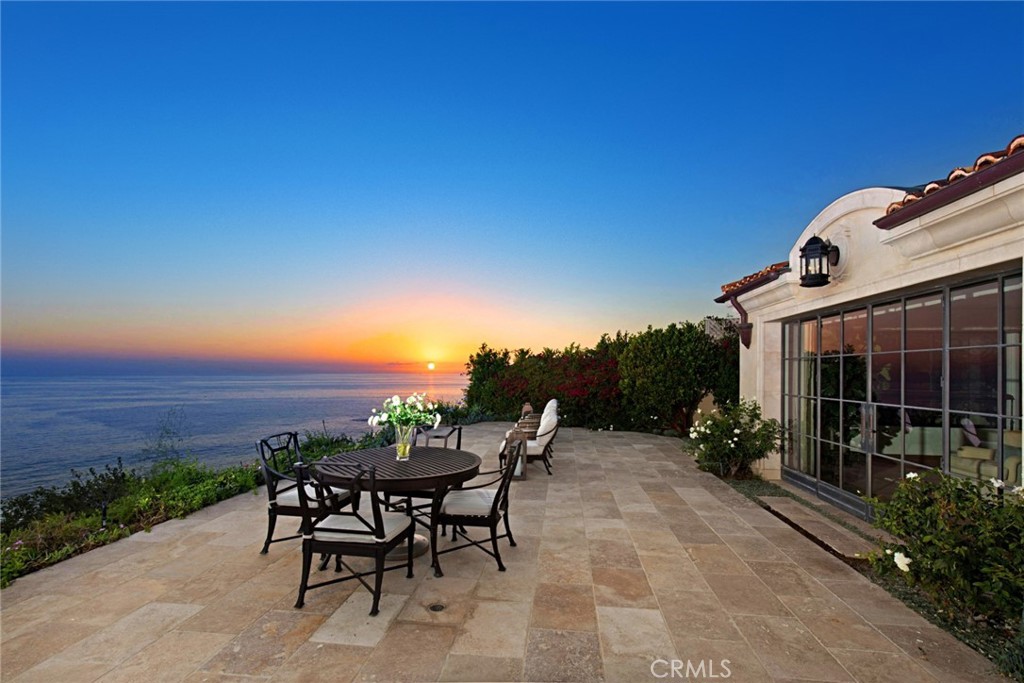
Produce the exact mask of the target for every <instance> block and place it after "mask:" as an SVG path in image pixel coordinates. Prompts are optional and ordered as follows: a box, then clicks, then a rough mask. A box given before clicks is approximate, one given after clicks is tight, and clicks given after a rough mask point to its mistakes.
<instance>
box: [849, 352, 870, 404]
mask: <svg viewBox="0 0 1024 683" xmlns="http://www.w3.org/2000/svg"><path fill="white" fill-rule="evenodd" d="M867 397H868V359H867V356H843V398H845V399H847V400H848V401H865V400H867Z"/></svg>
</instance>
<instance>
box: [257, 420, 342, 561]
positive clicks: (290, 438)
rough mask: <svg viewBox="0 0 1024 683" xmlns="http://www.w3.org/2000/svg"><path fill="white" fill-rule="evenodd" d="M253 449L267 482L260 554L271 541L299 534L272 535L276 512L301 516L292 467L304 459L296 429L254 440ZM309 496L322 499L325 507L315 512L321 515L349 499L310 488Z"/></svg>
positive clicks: (314, 501)
mask: <svg viewBox="0 0 1024 683" xmlns="http://www.w3.org/2000/svg"><path fill="white" fill-rule="evenodd" d="M256 450H257V451H258V452H259V454H260V466H261V467H262V469H263V479H264V480H265V481H266V482H267V497H268V499H269V500H268V503H267V540H266V541H265V542H264V543H263V550H261V551H260V554H261V555H266V554H267V551H268V550H270V544H271V543H277V542H279V541H289V540H291V539H293V538H298V537H299V534H293V535H291V536H286V537H284V538H274V527H275V526H277V518H278V516H279V515H283V516H286V517H301V516H302V509H301V508H300V507H299V491H298V483H297V481H296V479H295V474H294V471H293V467H294V465H295V463H297V462H305V460H303V458H302V452H301V451H300V450H299V435H298V434H297V433H296V432H282V433H281V434H274V435H273V436H268V437H267V438H265V439H260V440H259V441H257V442H256ZM307 493H308V497H309V499H310V500H311V501H313V503H312V504H313V505H317V504H318V503H317V501H319V500H321V499H322V500H323V501H324V503H325V506H324V507H323V508H321V509H320V510H319V511H318V512H319V515H320V516H321V517H324V516H326V515H327V514H329V513H330V512H331V511H333V510H338V509H341V508H342V507H344V506H345V504H346V503H347V502H348V497H347V495H346V494H344V493H333V492H332V493H331V494H329V495H323V496H320V495H318V494H317V492H316V491H314V490H309V491H308V492H307Z"/></svg>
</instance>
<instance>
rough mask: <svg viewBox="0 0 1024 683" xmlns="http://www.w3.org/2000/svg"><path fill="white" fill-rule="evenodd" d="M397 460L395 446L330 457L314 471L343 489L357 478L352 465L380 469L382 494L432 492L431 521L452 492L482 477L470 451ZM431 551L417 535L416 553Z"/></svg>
mask: <svg viewBox="0 0 1024 683" xmlns="http://www.w3.org/2000/svg"><path fill="white" fill-rule="evenodd" d="M395 456H396V452H395V447H394V446H385V447H383V448H367V449H363V450H359V451H347V452H345V453H338V454H337V455H331V456H328V457H326V458H324V459H323V460H320V461H318V462H316V463H313V467H315V468H316V470H317V472H319V473H320V475H321V477H322V478H323V480H324V481H325V482H326V483H328V484H331V483H336V484H339V485H341V484H344V482H346V481H348V480H350V479H351V478H352V477H353V476H354V474H355V471H354V470H353V468H352V463H359V464H361V465H364V466H367V467H369V466H371V465H372V466H373V467H375V468H376V481H377V489H378V490H380V491H381V492H382V493H396V494H402V493H414V492H419V493H421V496H420V497H423V494H424V493H427V492H430V491H432V492H433V502H432V505H431V519H433V516H434V515H433V513H434V511H435V510H438V509H440V507H441V501H442V500H444V497H445V494H447V493H448V491H450V490H451V489H453V488H455V487H456V486H458V485H460V484H463V483H465V482H467V481H469V480H470V479H472V478H473V477H475V476H477V475H478V474H479V473H480V456H478V455H476V454H475V453H470V452H469V451H460V450H456V449H454V448H429V447H422V446H413V447H412V448H411V449H410V450H409V459H408V460H398V459H397V458H396V457H395ZM410 514H412V511H411V510H410ZM414 519H415V517H414ZM417 521H418V522H419V523H420V524H423V522H422V521H420V520H417ZM429 547H430V541H429V540H427V538H426V537H425V536H421V535H420V534H416V539H415V541H414V551H413V553H414V554H415V555H417V556H419V555H422V554H423V553H425V552H426V551H427V548H429ZM401 555H402V557H399V556H398V555H396V556H395V558H394V559H404V552H403V553H401ZM389 559H391V558H390V557H389Z"/></svg>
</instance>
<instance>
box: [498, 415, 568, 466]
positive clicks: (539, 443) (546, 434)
mask: <svg viewBox="0 0 1024 683" xmlns="http://www.w3.org/2000/svg"><path fill="white" fill-rule="evenodd" d="M512 431H513V430H509V431H508V432H506V434H505V436H506V439H507V438H508V437H510V436H511V435H512ZM557 434H558V416H557V415H553V414H552V415H550V416H548V417H544V418H542V419H541V421H540V426H538V427H537V436H536V437H535V438H533V439H529V440H527V441H526V452H525V454H524V457H523V466H524V467H525V466H526V465H528V464H530V463H531V462H533V461H535V460H540V461H541V462H542V463H544V469H546V470H547V472H548V475H549V476H550V475H551V454H552V450H553V443H554V440H555V436H556V435H557ZM505 451H506V448H505V442H504V441H503V442H502V445H501V446H500V447H499V448H498V461H499V464H502V461H503V457H504V454H505ZM516 474H519V473H518V472H517V473H516Z"/></svg>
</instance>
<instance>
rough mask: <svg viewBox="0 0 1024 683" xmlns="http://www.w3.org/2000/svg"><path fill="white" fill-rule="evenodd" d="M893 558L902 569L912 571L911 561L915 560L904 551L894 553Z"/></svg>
mask: <svg viewBox="0 0 1024 683" xmlns="http://www.w3.org/2000/svg"><path fill="white" fill-rule="evenodd" d="M892 560H893V562H895V563H896V566H897V567H899V568H900V571H904V572H909V571H910V563H911V562H913V560H911V559H910V558H909V557H907V556H906V555H904V554H903V553H894V554H893V556H892Z"/></svg>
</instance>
